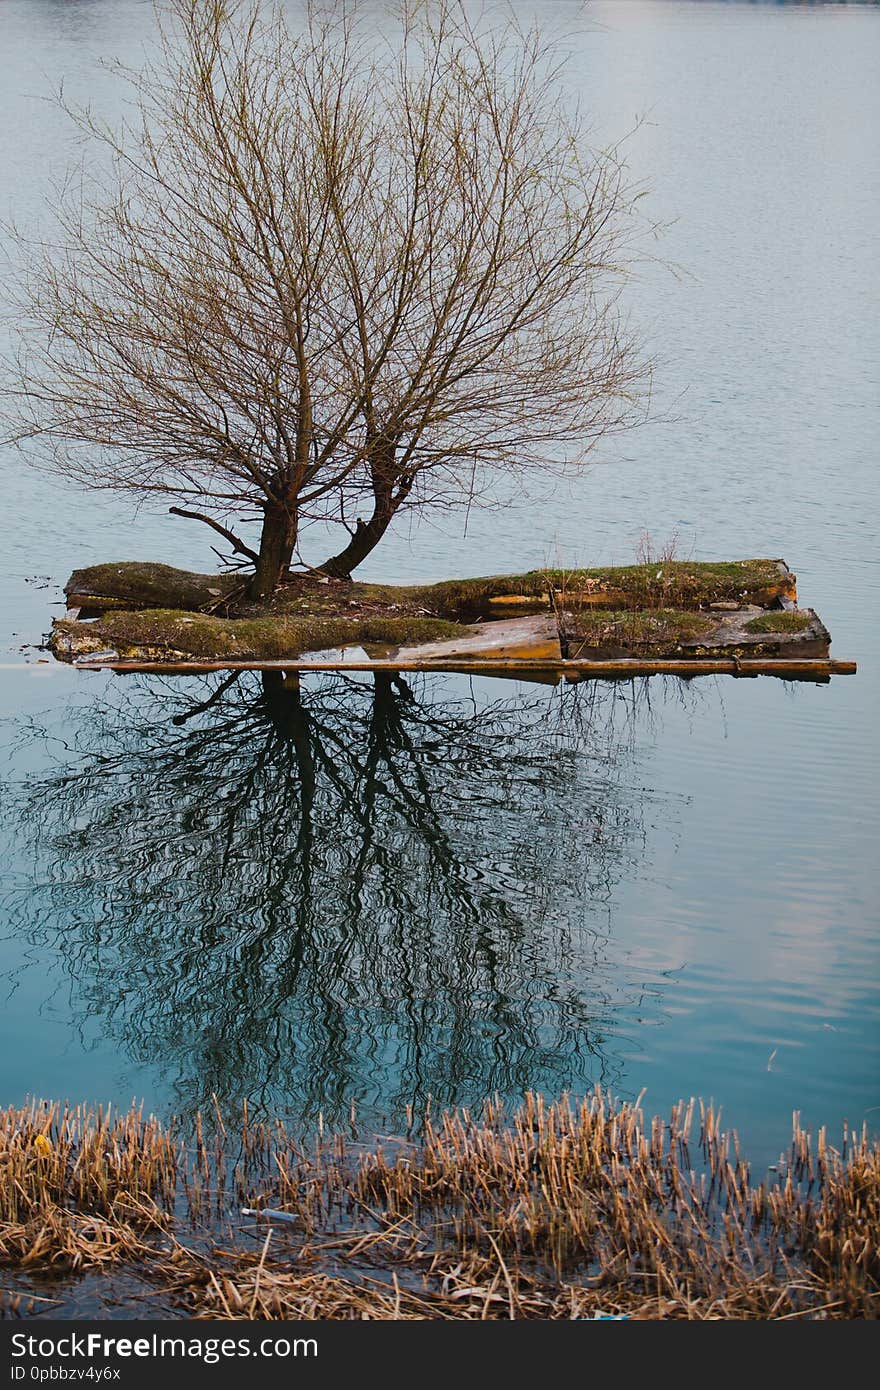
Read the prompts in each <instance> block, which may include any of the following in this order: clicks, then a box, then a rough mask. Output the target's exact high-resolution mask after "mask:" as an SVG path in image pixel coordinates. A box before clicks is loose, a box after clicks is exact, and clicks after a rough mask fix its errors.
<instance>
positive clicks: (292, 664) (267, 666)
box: [73, 657, 857, 680]
mask: <svg viewBox="0 0 880 1390" xmlns="http://www.w3.org/2000/svg"><path fill="white" fill-rule="evenodd" d="M73 664H74V666H75V667H76V669H77V670H80V671H114V672H116V673H118V674H124V673H127V672H132V673H133V672H149V673H153V674H156V675H160V674H161V675H201V674H205V673H207V672H210V671H298V672H300V673H301V674H307V673H308V672H309V671H316V672H326V671H335V672H337V673H342V674H344V673H346V672H349V673H354V672H369V671H405V672H416V671H425V672H429V671H452V672H458V673H462V672H463V673H466V674H470V675H476V676H481V675H504V676H510V677H512V678H514V679H517V678H523V679H526V680H528V679H530V678H535V679H542V678H546V677H548V676H552V677H555V678H557V679H561V678H566V677H569V676H572V677H574V678H576V679H584V678H591V677H592V678H595V679H609V678H611V679H614V678H619V677H623V678H625V679H629V678H631V677H633V676H655V675H668V676H708V675H729V676H779V677H781V678H782V679H786V678H797V677H813V676H814V677H816V678H817V679H824V678H827V677H828V676H854V675H855V674H856V671H857V665H856V662H854V661H837V660H831V659H828V660H808V659H806V658H801V659H798V658H795V657H792V658H777V659H772V660H766V661H759V660H746V659H743V660H736V659H730V658H720V659H718V660H706V661H685V660H669V661H630V660H620V661H571V660H561V661H545V660H531V661H529V660H523V659H511V660H503V661H498V660H495V661H491V662H489V661H464V660H450V661H400V660H395V661H392V660H384V661H289V660H288V661H286V660H278V661H222V660H221V661H123V660H115V661H114V660H104V661H89V660H87V659H83V658H80V659H79V660H78V661H75V662H74V663H73Z"/></svg>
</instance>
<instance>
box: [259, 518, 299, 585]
mask: <svg viewBox="0 0 880 1390" xmlns="http://www.w3.org/2000/svg"><path fill="white" fill-rule="evenodd" d="M295 545H296V516H295V515H293V516H292V515H291V514H290V512H288V511H287V510H286V508H283V507H281V506H274V507H271V506H270V505H269V504H268V503H267V504H266V510H265V515H264V518H263V530H262V532H261V534H260V554H259V557H258V559H257V566H256V569H255V571H254V577H253V579H252V580H251V585H250V589H249V590H248V596H249V597H250V598H252V599H263V598H269V597H270V595H271V594H273V593H274V592H275V590H276V588H277V587H278V585H279V584H280V583H281V580H282V579H283V578H284V576H285V574H286V573H287V571H288V570H289V569H290V562H291V560H292V559H293V547H294V546H295Z"/></svg>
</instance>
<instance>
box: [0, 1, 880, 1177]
mask: <svg viewBox="0 0 880 1390" xmlns="http://www.w3.org/2000/svg"><path fill="white" fill-rule="evenodd" d="M562 8H563V7H562V6H560V5H553V4H545V5H544V6H543V10H544V13H545V15H546V17H547V18H548V19H549V20H550V21H555V20H556V19H557V18H558V17H559V15H560V11H561V10H562ZM591 15H592V23H591V26H590V28H589V29H588V31H587V32H586V33H585V34H584V35H583V36H582V37H581V38H580V39H578V40H577V48H576V55H575V57H576V72H577V81H578V84H579V85H580V86H581V88H582V93H583V96H584V100H585V101H586V103H587V104H588V106H589V108H590V109H591V110H592V111H594V112H595V113H596V125H597V138H606V139H610V138H612V137H615V136H619V135H620V134H621V133H622V132H624V131H626V130H628V129H630V128H632V127H633V125H634V123H635V122H636V121H638V120H639V118H643V119H642V121H641V124H640V125H638V128H637V129H636V130H635V131H634V134H633V135H632V138H631V140H630V145H629V150H630V153H629V158H630V163H631V167H632V170H633V173H634V175H635V176H636V177H637V178H643V179H645V180H646V181H647V182H648V183H649V185H650V186H651V189H652V193H651V210H652V214H653V215H654V216H655V217H656V218H657V219H658V220H660V221H662V222H663V223H664V224H665V231H664V233H663V235H662V237H661V239H660V240H659V242H658V243H657V245H656V251H657V255H658V257H659V258H660V259H659V260H658V261H646V262H645V263H644V264H643V265H642V266H641V268H640V272H639V276H638V278H637V280H636V281H635V283H634V284H633V285H632V286H631V288H630V292H629V302H630V306H631V312H632V314H633V316H634V319H635V321H636V322H637V323H638V324H639V325H640V327H641V329H642V331H643V332H644V334H645V336H646V339H647V342H648V345H649V347H650V348H651V350H653V351H654V352H655V353H656V355H657V357H658V373H657V385H656V402H655V412H654V423H652V424H650V425H648V426H646V427H644V428H643V429H641V430H639V431H638V432H636V433H632V434H630V435H627V436H625V437H621V438H619V439H617V440H614V441H609V442H608V443H607V444H606V445H605V446H603V450H602V454H601V456H600V457H599V458H597V462H596V467H595V468H593V469H592V470H590V472H589V473H588V474H587V475H585V476H584V477H582V478H580V479H579V480H577V481H576V482H575V483H573V484H572V485H571V486H570V487H567V488H565V489H560V490H559V491H557V492H556V493H555V494H553V495H550V496H544V495H542V496H540V497H533V498H529V499H517V500H516V501H515V502H512V503H510V504H509V505H507V506H506V507H505V508H503V509H502V510H496V511H493V512H490V513H486V514H477V513H473V512H472V513H471V515H470V516H469V518H468V520H467V526H466V528H465V526H464V522H463V519H461V518H458V519H450V518H449V517H446V518H444V519H443V525H442V528H438V527H436V526H433V525H431V526H428V525H425V526H423V527H422V528H421V529H420V530H419V531H417V532H412V533H410V532H408V531H403V532H402V533H401V534H399V535H397V536H395V537H393V538H392V539H391V541H390V542H389V544H388V546H387V547H386V550H385V552H384V553H383V555H382V556H381V558H379V559H377V560H376V561H375V562H374V563H373V566H372V573H373V574H374V575H383V576H384V577H387V578H389V579H392V580H397V579H409V578H425V579H428V578H435V577H437V578H439V577H442V576H444V575H446V574H454V573H463V572H470V573H486V572H492V571H499V570H504V569H509V568H511V567H516V568H525V567H528V566H532V565H540V564H542V563H546V562H548V561H549V562H557V561H558V562H560V563H563V564H576V563H604V562H624V561H627V560H630V559H631V558H632V557H633V555H634V552H635V548H636V546H637V544H638V540H639V537H640V535H641V533H642V532H643V531H644V530H646V529H648V530H650V532H651V533H652V535H653V537H654V539H655V542H656V543H657V544H659V545H662V544H663V543H664V542H665V541H667V540H668V539H669V538H670V537H672V536H673V535H674V534H677V536H678V553H679V555H681V556H687V555H691V554H692V555H693V556H694V557H695V558H709V557H713V556H717V555H728V556H741V555H748V554H770V555H779V556H782V557H784V558H785V559H786V560H787V561H788V562H789V564H790V565H791V567H792V568H793V569H794V570H796V572H797V574H798V578H799V587H800V593H801V598H802V601H803V602H805V603H809V604H813V605H815V607H816V608H817V609H818V611H819V612H820V614H821V615H822V617H823V618H824V620H825V621H826V623H827V625H828V626H829V628H830V630H831V632H832V635H833V639H834V640H833V648H832V651H833V653H834V654H835V655H837V656H842V657H854V658H856V659H857V660H858V661H859V674H858V676H856V677H855V678H841V679H837V680H835V681H833V682H832V683H831V684H830V685H825V686H820V685H812V684H804V685H797V686H791V685H786V684H784V683H781V682H777V681H770V680H758V681H745V680H740V681H734V680H721V679H717V680H716V679H704V680H701V681H699V682H695V683H693V684H692V685H691V686H689V687H685V686H681V685H678V684H677V683H673V682H667V683H662V682H659V681H651V682H649V683H642V684H640V685H635V686H625V687H613V686H610V685H608V684H597V685H594V686H589V687H588V686H582V687H577V688H563V689H558V690H553V689H545V688H539V687H528V686H522V685H518V684H516V683H508V682H500V681H485V680H484V681H474V682H470V681H468V680H466V679H464V678H456V677H451V676H450V677H442V678H440V677H437V678H431V679H430V680H428V679H424V680H418V681H416V680H413V681H411V682H410V683H409V684H408V685H387V686H386V685H380V686H379V687H374V685H373V684H372V683H370V682H369V681H368V680H366V679H355V678H351V679H348V680H345V681H343V680H341V679H327V680H322V681H319V680H317V679H312V680H310V681H308V682H306V683H304V685H303V688H302V690H301V691H300V693H299V695H298V696H297V695H296V694H294V693H292V692H290V691H283V690H277V689H274V688H273V687H272V686H271V685H270V686H268V687H264V685H263V683H262V682H261V681H260V679H259V678H258V677H256V676H253V677H242V678H240V679H239V680H237V681H235V682H232V683H230V684H229V685H228V686H227V687H226V688H225V689H221V688H220V687H221V684H222V682H221V678H219V677H216V678H211V679H205V680H183V679H177V680H164V681H159V680H156V679H152V680H149V679H146V678H145V679H143V680H141V679H137V680H135V679H134V678H126V679H119V678H113V677H108V676H97V675H87V674H82V673H79V674H78V673H76V672H73V671H70V670H68V669H66V668H62V667H59V666H57V665H55V664H54V663H52V662H50V661H48V660H47V659H46V654H45V653H42V652H40V651H39V650H38V646H39V643H40V640H41V636H42V634H43V633H44V632H45V631H46V629H47V627H48V623H49V617H50V615H51V614H52V613H53V612H55V613H57V612H58V611H60V609H59V606H58V605H59V604H60V603H61V593H60V588H61V585H62V584H63V581H64V579H65V578H66V576H67V574H68V573H69V572H70V570H71V569H72V568H73V567H74V566H75V565H77V564H82V563H88V562H89V561H93V560H97V559H107V558H111V559H112V558H116V557H117V556H118V557H123V556H124V557H136V556H143V557H152V558H157V559H163V560H166V561H169V562H170V563H177V564H184V565H188V566H192V567H198V566H200V565H204V567H206V568H207V567H209V566H210V564H211V563H212V557H211V555H210V550H209V548H208V544H207V542H204V543H203V542H202V541H201V539H200V538H199V537H198V536H197V535H195V534H193V533H192V532H190V531H189V530H187V529H186V523H171V524H169V523H168V521H167V520H166V519H165V518H163V517H161V516H160V515H158V514H156V515H150V514H144V513H142V514H141V515H140V516H139V517H138V519H137V522H136V524H135V526H134V527H132V518H131V514H130V512H129V511H128V509H127V508H126V506H125V504H124V502H123V501H121V500H120V499H108V498H103V499H101V498H95V497H92V498H84V497H83V496H82V495H80V494H77V493H75V492H74V491H72V490H63V489H59V487H58V485H57V484H55V483H49V482H47V481H46V480H44V479H40V478H38V477H36V475H34V474H32V473H31V472H30V471H28V470H27V469H26V468H24V467H23V465H22V464H21V462H20V461H19V459H18V458H17V456H16V455H14V454H13V453H12V452H11V451H9V450H6V451H5V452H3V453H2V456H0V467H2V474H3V486H4V498H5V503H6V513H7V525H6V531H5V535H4V545H3V567H2V576H0V596H2V604H3V623H4V652H5V655H4V657H3V660H4V661H5V663H6V664H5V666H4V668H3V671H2V680H0V701H2V706H0V708H2V715H3V724H2V729H0V745H2V746H0V777H2V787H0V792H2V797H3V814H2V822H0V841H2V873H3V880H2V889H0V1103H17V1102H19V1101H21V1100H22V1099H23V1098H24V1097H25V1096H26V1095H28V1094H32V1095H49V1096H65V1097H70V1098H72V1099H80V1098H89V1099H96V1100H114V1101H118V1102H119V1103H123V1104H125V1103H128V1101H130V1100H131V1099H132V1098H138V1099H140V1098H142V1097H143V1098H144V1099H145V1100H146V1103H147V1104H148V1106H150V1107H151V1108H155V1109H157V1110H159V1111H160V1112H161V1113H163V1114H170V1113H172V1112H174V1113H180V1112H190V1111H192V1110H193V1109H194V1108H196V1107H198V1106H201V1105H204V1104H205V1103H206V1102H207V1103H209V1104H210V1103H212V1102H211V1097H212V1095H216V1096H217V1097H218V1099H219V1101H220V1103H221V1104H222V1105H223V1106H225V1107H227V1108H228V1109H230V1110H234V1109H235V1108H236V1107H237V1106H238V1105H239V1104H240V1102H241V1100H242V1099H243V1098H245V1097H247V1098H248V1099H249V1101H250V1102H251V1103H252V1104H253V1105H254V1106H258V1107H265V1108H266V1109H269V1110H272V1111H273V1112H276V1113H282V1114H284V1115H287V1116H288V1117H290V1119H291V1122H293V1123H296V1124H302V1125H305V1126H311V1125H312V1124H314V1123H315V1122H316V1120H317V1116H318V1114H319V1113H323V1114H324V1115H325V1117H327V1118H329V1119H345V1118H347V1117H348V1114H349V1111H350V1108H351V1106H352V1105H354V1106H355V1108H356V1111H357V1113H358V1114H359V1115H360V1116H361V1118H362V1121H363V1123H364V1124H365V1125H372V1126H374V1127H376V1126H378V1127H382V1126H385V1125H396V1124H398V1123H399V1122H400V1120H401V1118H402V1117H403V1116H404V1114H405V1112H406V1108H407V1106H413V1107H414V1108H415V1109H417V1110H418V1109H419V1108H421V1107H422V1106H423V1105H425V1104H427V1103H428V1102H429V1101H430V1103H432V1104H435V1105H437V1104H447V1103H468V1104H478V1103H479V1101H480V1099H481V1098H482V1097H483V1096H485V1095H487V1094H489V1093H491V1092H495V1091H498V1092H501V1093H502V1094H504V1095H506V1096H508V1097H510V1098H511V1099H515V1097H516V1096H518V1095H520V1094H522V1092H523V1090H525V1089H527V1088H528V1087H537V1088H540V1089H542V1090H545V1091H547V1092H554V1093H555V1092H558V1091H560V1090H562V1089H564V1088H566V1087H568V1088H572V1089H575V1090H583V1089H585V1088H587V1087H589V1086H591V1085H592V1084H594V1083H596V1082H599V1083H601V1084H603V1085H606V1086H608V1087H610V1088H611V1089H612V1090H613V1091H614V1092H615V1093H616V1094H618V1095H621V1096H626V1097H631V1096H633V1095H635V1094H638V1092H639V1091H640V1090H641V1089H642V1088H643V1087H644V1088H646V1096H645V1105H646V1106H647V1107H648V1108H649V1109H650V1110H653V1111H663V1110H665V1109H666V1108H668V1106H669V1105H670V1104H671V1103H672V1102H673V1101H675V1100H677V1099H678V1098H679V1097H688V1096H690V1095H697V1096H703V1097H704V1098H706V1099H708V1098H710V1097H714V1099H715V1100H716V1101H717V1102H719V1103H721V1104H722V1105H723V1107H724V1115H725V1117H726V1120H727V1121H728V1122H729V1123H730V1124H731V1125H733V1126H735V1127H736V1128H737V1129H738V1131H739V1132H740V1134H741V1136H742V1137H743V1139H744V1141H745V1142H746V1145H747V1147H748V1149H749V1152H750V1153H751V1154H752V1155H753V1156H754V1157H755V1159H756V1161H758V1162H759V1163H761V1162H772V1161H773V1160H774V1159H775V1157H776V1155H777V1154H778V1153H779V1151H780V1149H781V1148H783V1147H784V1146H785V1144H786V1142H787V1139H788V1135H789V1129H790V1113H791V1111H792V1110H799V1111H800V1112H801V1114H802V1117H803V1119H804V1120H805V1122H806V1123H809V1124H812V1125H814V1126H818V1125H820V1124H827V1125H828V1126H829V1128H830V1129H831V1131H832V1133H834V1132H836V1131H839V1129H840V1126H841V1125H842V1123H843V1121H844V1119H846V1120H847V1121H848V1122H849V1124H850V1125H856V1124H860V1123H861V1122H862V1121H863V1120H865V1121H867V1122H868V1123H869V1124H870V1125H871V1126H872V1127H874V1128H876V1127H877V1120H878V1117H880V1066H878V1063H880V1008H878V954H880V952H878V932H877V927H878V913H877V898H878V893H877V889H878V871H877V853H876V845H877V842H878V816H877V795H876V781H877V767H878V760H877V746H878V745H877V723H876V714H877V648H878V637H877V625H876V621H875V619H874V612H875V604H876V600H877V596H878V566H877V556H876V542H875V534H876V516H877V499H878V484H877V472H876V467H875V459H876V441H877V438H878V413H880V399H878V396H880V392H878V378H880V373H878V366H880V330H878V323H880V316H878V313H877V310H878V303H877V300H878V284H877V277H876V275H875V274H874V273H873V272H874V237H875V228H876V226H877V222H878V214H880V167H878V159H877V153H876V138H875V134H874V132H876V130H877V128H878V117H880V109H878V108H880V81H878V77H880V71H878V70H880V12H878V10H877V9H876V8H874V7H867V6H858V7H850V6H847V7H841V6H809V7H798V6H791V5H786V6H771V5H740V4H713V3H705V4H690V3H674V0H668V3H667V2H666V0H659V2H658V3H645V4H642V3H638V0H631V3H625V4H624V3H617V4H615V3H600V4H596V5H594V6H592V7H591ZM152 23H153V21H152V13H151V9H150V6H149V5H148V4H141V3H135V2H134V0H80V3H61V2H60V0H56V2H55V3H51V2H50V0H5V3H4V5H3V7H2V9H0V43H2V53H3V58H4V64H5V67H6V81H5V82H4V84H3V86H2V89H0V164H2V168H3V170H4V175H3V186H2V189H0V211H2V212H3V213H8V212H9V211H10V210H12V211H14V212H15V213H16V215H17V216H18V217H19V218H20V219H24V220H27V219H28V218H30V219H32V220H33V222H34V225H36V223H37V221H38V219H39V207H40V200H41V198H42V197H43V196H44V193H45V187H46V179H47V175H48V172H49V170H50V168H51V167H52V166H53V165H55V166H59V167H60V166H61V165H63V163H64V161H65V160H67V159H69V158H70V155H71V149H70V146H69V144H66V143H65V139H64V133H63V132H64V127H63V123H62V120H61V117H60V116H59V114H58V113H57V112H56V111H55V110H54V109H53V108H52V107H51V106H50V105H48V104H46V103H45V102H44V101H42V100H41V99H40V98H41V96H42V95H44V94H45V93H46V91H47V90H48V89H49V87H50V86H51V85H52V83H53V82H57V81H58V79H59V78H60V77H62V76H63V77H64V80H65V85H66V87H67V90H68V92H69V93H70V94H71V95H73V96H77V95H80V96H81V95H83V94H84V93H87V92H88V93H91V94H92V95H93V96H94V99H95V100H96V101H100V102H103V103H104V104H105V106H106V107H107V108H108V109H111V110H112V109H113V107H114V102H117V101H118V100H119V92H118V88H117V86H116V85H115V79H114V78H113V77H112V75H111V74H109V73H101V72H100V71H99V70H98V69H96V66H95V65H96V62H97V60H98V59H99V58H100V57H102V56H103V57H112V56H122V57H124V58H126V59H127V60H129V61H133V62H136V61H137V60H138V55H139V53H140V51H141V44H142V42H144V41H148V40H149V37H150V34H151V32H152V28H151V26H152ZM671 266H675V267H677V268H678V272H677V273H673V271H672V270H671V269H670V267H671ZM172 526H180V527H181V528H183V531H182V532H181V531H180V530H175V529H172ZM197 529H198V528H196V530H197ZM200 547H201V548H200ZM316 547H317V549H319V550H320V549H322V548H323V547H321V545H320V543H319V542H316ZM53 605H54V606H53Z"/></svg>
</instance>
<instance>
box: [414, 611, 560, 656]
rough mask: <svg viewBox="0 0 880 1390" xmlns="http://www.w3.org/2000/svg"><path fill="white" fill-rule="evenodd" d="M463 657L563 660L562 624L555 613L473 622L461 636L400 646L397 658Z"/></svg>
mask: <svg viewBox="0 0 880 1390" xmlns="http://www.w3.org/2000/svg"><path fill="white" fill-rule="evenodd" d="M459 657H462V658H464V659H466V660H471V659H473V660H474V661H476V660H480V661H493V662H494V661H496V660H501V661H508V660H510V661H515V660H518V659H520V658H522V659H524V660H528V661H537V660H545V659H546V660H549V661H561V660H562V646H561V644H560V640H559V626H558V624H557V621H556V618H555V616H554V615H553V614H552V613H538V614H533V615H531V616H530V617H523V618H506V619H502V620H501V621H499V622H489V623H474V624H472V625H471V626H470V627H469V628H467V629H466V630H465V631H464V632H463V633H461V635H460V636H458V637H451V638H448V639H444V640H443V641H441V642H422V643H420V644H419V645H418V646H410V647H399V648H398V650H397V651H396V652H395V653H394V657H393V659H394V660H395V661H420V662H421V661H430V662H435V661H444V662H445V661H452V660H457V659H458V658H459Z"/></svg>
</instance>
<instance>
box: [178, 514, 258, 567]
mask: <svg viewBox="0 0 880 1390" xmlns="http://www.w3.org/2000/svg"><path fill="white" fill-rule="evenodd" d="M168 510H169V512H170V513H171V515H172V516H188V517H190V518H191V519H192V520H193V521H203V522H204V523H205V525H206V526H210V527H211V528H212V529H213V530H214V531H219V533H220V535H221V536H224V537H225V538H226V540H228V541H229V544H230V545H231V546H232V549H233V550H234V551H235V553H236V554H237V555H245V556H246V557H247V559H248V560H251V561H252V562H253V564H256V563H257V561H258V559H259V556H258V555H257V553H256V551H255V550H251V548H250V546H247V545H245V543H244V541H242V540H239V538H238V536H237V535H236V534H235V532H234V531H230V530H229V529H228V528H227V527H226V526H221V525H220V522H219V521H215V520H214V519H213V517H210V516H205V515H204V514H203V513H202V512H187V511H184V509H183V507H169V508H168Z"/></svg>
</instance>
